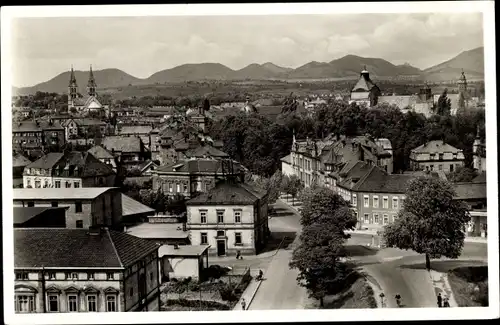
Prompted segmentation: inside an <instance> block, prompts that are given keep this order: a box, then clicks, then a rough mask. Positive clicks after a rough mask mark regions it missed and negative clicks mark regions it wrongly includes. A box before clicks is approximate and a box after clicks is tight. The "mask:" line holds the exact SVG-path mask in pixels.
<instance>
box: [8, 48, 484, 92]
mask: <svg viewBox="0 0 500 325" xmlns="http://www.w3.org/2000/svg"><path fill="white" fill-rule="evenodd" d="M365 66H366V69H367V70H368V71H369V72H370V75H371V76H372V77H374V78H375V79H377V78H379V79H387V78H389V79H398V78H405V79H407V78H411V79H420V80H427V81H430V82H435V81H447V80H455V79H458V77H459V76H460V73H461V71H462V69H463V71H464V72H465V73H466V75H467V77H468V78H469V79H483V78H484V48H483V47H479V48H476V49H473V50H469V51H465V52H462V53H460V54H459V55H457V56H456V57H454V58H452V59H450V60H448V61H445V62H443V63H440V64H437V65H435V66H432V67H430V68H427V69H425V70H421V69H418V68H416V67H413V66H411V65H410V64H407V63H406V64H402V65H395V64H392V63H391V62H389V61H386V60H384V59H380V58H365V57H360V56H356V55H346V56H344V57H342V58H339V59H336V60H333V61H330V62H316V61H312V62H309V63H307V64H304V65H302V66H300V67H298V68H296V69H292V68H284V67H280V66H277V65H275V64H273V63H271V62H267V63H264V64H256V63H253V64H250V65H248V66H246V67H245V68H243V69H240V70H232V69H230V68H228V67H226V66H225V65H223V64H220V63H200V64H183V65H180V66H177V67H174V68H171V69H166V70H161V71H158V72H156V73H154V74H152V75H151V76H150V77H148V78H145V79H141V78H136V77H134V76H132V75H130V74H128V73H126V72H124V71H122V70H119V69H103V70H97V71H94V76H95V79H96V81H97V85H98V88H100V89H106V88H119V87H126V86H130V85H132V86H136V85H155V84H165V83H172V82H174V83H175V82H185V81H202V80H272V79H275V80H280V79H281V80H294V79H295V80H302V79H306V80H307V79H315V80H317V79H337V78H339V79H355V78H357V77H358V76H359V73H360V70H361V69H363V67H365ZM69 74H70V72H69V71H67V72H63V73H61V74H59V75H57V76H56V77H54V78H52V79H50V80H48V81H45V82H42V83H40V84H37V85H35V86H32V87H23V88H16V87H14V89H13V92H14V93H15V94H19V95H26V94H33V93H35V92H36V91H45V92H58V93H62V92H66V91H67V87H68V81H69ZM88 74H89V72H88V71H75V77H76V80H77V83H78V86H79V91H80V93H85V92H86V91H85V87H86V84H87V80H88Z"/></svg>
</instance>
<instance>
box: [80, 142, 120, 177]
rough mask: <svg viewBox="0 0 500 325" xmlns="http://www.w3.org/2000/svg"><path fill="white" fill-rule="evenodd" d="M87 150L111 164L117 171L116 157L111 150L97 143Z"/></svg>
mask: <svg viewBox="0 0 500 325" xmlns="http://www.w3.org/2000/svg"><path fill="white" fill-rule="evenodd" d="M87 152H88V153H90V154H91V155H92V156H94V157H96V158H97V159H99V160H100V161H101V162H103V163H105V164H106V165H108V166H110V167H111V168H112V169H113V171H115V172H116V161H115V157H114V156H113V155H112V154H111V153H110V152H109V151H107V150H106V149H104V148H103V147H101V146H98V145H96V146H93V147H92V148H90V149H89V150H87Z"/></svg>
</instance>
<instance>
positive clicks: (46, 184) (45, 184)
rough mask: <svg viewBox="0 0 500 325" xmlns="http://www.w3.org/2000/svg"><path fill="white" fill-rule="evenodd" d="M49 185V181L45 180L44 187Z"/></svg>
mask: <svg viewBox="0 0 500 325" xmlns="http://www.w3.org/2000/svg"><path fill="white" fill-rule="evenodd" d="M47 187H49V181H47V180H45V181H43V188H47Z"/></svg>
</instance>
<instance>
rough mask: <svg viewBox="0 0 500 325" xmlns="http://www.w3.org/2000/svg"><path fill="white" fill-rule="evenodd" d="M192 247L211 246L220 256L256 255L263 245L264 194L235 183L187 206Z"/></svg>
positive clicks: (265, 230) (220, 185)
mask: <svg viewBox="0 0 500 325" xmlns="http://www.w3.org/2000/svg"><path fill="white" fill-rule="evenodd" d="M186 206H187V229H188V231H189V238H190V241H191V243H192V245H210V247H209V249H208V253H209V254H217V255H219V256H226V255H236V254H237V252H240V253H241V254H257V253H258V252H259V251H260V250H261V249H262V248H263V247H264V245H265V244H266V241H267V238H268V234H269V227H268V216H267V211H268V203H267V193H265V192H263V191H261V190H258V189H256V188H253V187H251V186H249V185H248V184H243V183H237V182H220V183H218V184H217V185H216V186H215V187H214V188H212V189H210V190H208V191H207V192H206V193H202V194H200V195H198V196H196V197H195V198H192V199H190V200H189V201H187V203H186Z"/></svg>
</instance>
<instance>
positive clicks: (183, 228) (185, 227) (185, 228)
mask: <svg viewBox="0 0 500 325" xmlns="http://www.w3.org/2000/svg"><path fill="white" fill-rule="evenodd" d="M182 231H187V226H186V223H185V222H183V223H182Z"/></svg>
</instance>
